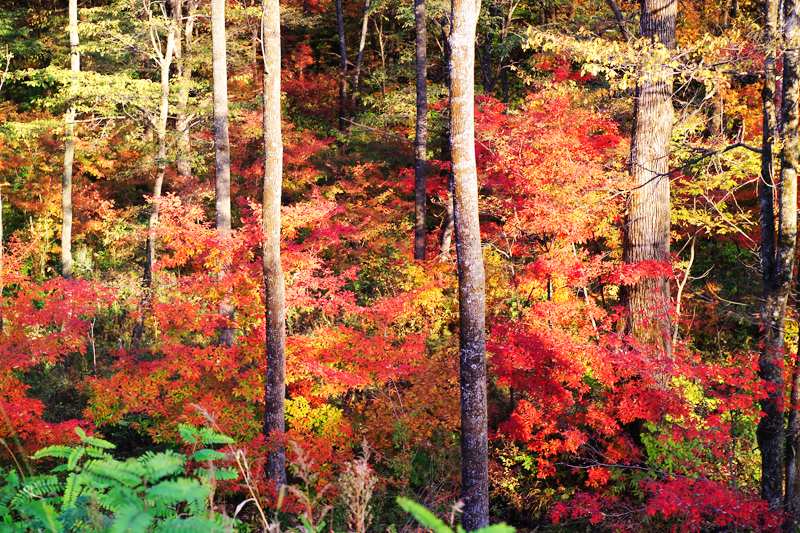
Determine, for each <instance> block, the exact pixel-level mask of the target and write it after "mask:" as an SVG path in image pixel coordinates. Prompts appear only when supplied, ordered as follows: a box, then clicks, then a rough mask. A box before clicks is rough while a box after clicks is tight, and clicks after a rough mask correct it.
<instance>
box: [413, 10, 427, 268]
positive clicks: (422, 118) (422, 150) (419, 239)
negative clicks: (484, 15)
mask: <svg viewBox="0 0 800 533" xmlns="http://www.w3.org/2000/svg"><path fill="white" fill-rule="evenodd" d="M414 22H415V25H416V33H417V35H416V43H415V56H416V62H415V65H416V70H417V124H416V137H415V138H414V259H425V233H426V231H425V205H426V203H427V195H426V194H425V185H426V183H425V182H426V177H427V176H426V173H427V170H428V156H427V151H428V80H427V78H428V54H427V43H428V34H427V27H426V17H425V0H414Z"/></svg>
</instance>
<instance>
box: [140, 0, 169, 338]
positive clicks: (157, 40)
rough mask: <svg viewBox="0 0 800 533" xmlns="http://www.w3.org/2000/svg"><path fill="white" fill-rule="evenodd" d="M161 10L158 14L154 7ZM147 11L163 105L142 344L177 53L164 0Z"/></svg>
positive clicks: (158, 118)
mask: <svg viewBox="0 0 800 533" xmlns="http://www.w3.org/2000/svg"><path fill="white" fill-rule="evenodd" d="M155 8H158V9H160V10H161V13H160V14H154V13H153V9H155ZM144 9H145V15H146V16H147V19H148V35H149V37H150V42H151V44H152V46H153V57H154V60H155V63H156V65H157V66H158V68H159V87H160V96H159V106H158V115H157V116H153V117H151V122H152V126H153V127H154V129H155V131H156V140H157V141H156V142H157V150H156V178H155V181H154V182H153V195H152V197H151V199H150V201H151V206H150V217H149V219H148V224H147V244H146V249H145V264H144V277H143V285H144V294H143V297H142V305H141V308H142V311H143V313H142V316H141V317H140V318H139V322H138V323H137V324H136V327H135V328H134V332H133V343H134V345H139V343H140V342H141V339H142V335H143V333H144V318H145V317H144V312H146V311H147V310H148V309H149V308H150V304H151V301H152V291H153V273H154V269H155V261H156V228H157V226H158V214H159V205H160V202H161V191H162V188H163V186H164V175H165V173H166V169H167V121H168V120H169V94H170V67H171V65H172V60H173V57H174V53H175V25H174V24H173V23H172V21H171V20H170V19H169V17H167V9H166V6H165V4H164V3H159V4H157V7H156V6H155V5H154V4H151V3H148V2H147V1H145V2H144ZM162 32H166V42H163V43H162V38H161V33H162Z"/></svg>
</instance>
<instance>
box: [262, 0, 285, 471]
mask: <svg viewBox="0 0 800 533" xmlns="http://www.w3.org/2000/svg"><path fill="white" fill-rule="evenodd" d="M280 21H281V18H280V2H279V0H262V46H263V57H264V102H263V103H264V198H263V207H262V209H263V211H262V224H263V231H264V253H263V260H264V265H263V266H264V294H265V314H266V321H267V328H266V330H267V333H266V335H267V339H266V341H267V342H266V346H267V354H266V355H267V372H266V382H265V387H266V391H265V402H264V404H265V408H264V435H265V436H266V437H268V438H269V437H274V436H277V437H278V438H277V439H276V440H275V442H274V447H273V448H271V450H270V452H269V455H268V457H267V475H268V476H269V479H271V480H273V481H275V484H276V486H277V485H285V484H286V451H285V448H284V445H283V442H282V441H281V439H280V437H281V435H282V433H283V432H284V430H285V428H286V422H285V416H284V397H285V395H286V296H285V287H284V279H283V269H282V268H281V181H282V178H283V140H282V138H281V28H280Z"/></svg>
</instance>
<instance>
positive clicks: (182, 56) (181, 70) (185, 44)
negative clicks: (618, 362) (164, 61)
mask: <svg viewBox="0 0 800 533" xmlns="http://www.w3.org/2000/svg"><path fill="white" fill-rule="evenodd" d="M184 7H185V8H186V9H185V13H184ZM196 9H197V0H188V1H185V2H184V0H173V7H172V13H173V17H174V18H175V21H176V24H177V29H176V31H177V32H178V38H177V39H176V40H175V62H176V64H177V75H178V79H179V83H180V85H179V86H178V97H177V101H176V102H175V130H176V133H177V139H176V154H175V166H176V168H177V170H178V176H181V177H188V176H191V175H192V163H191V161H192V145H191V139H190V137H189V133H190V124H191V119H192V114H191V113H189V109H188V108H189V88H190V86H191V82H192V62H191V60H190V57H191V52H192V43H193V40H194V20H195V10H196Z"/></svg>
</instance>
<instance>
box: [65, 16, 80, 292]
mask: <svg viewBox="0 0 800 533" xmlns="http://www.w3.org/2000/svg"><path fill="white" fill-rule="evenodd" d="M68 11H69V66H70V97H71V98H74V97H75V93H76V92H77V88H78V74H79V73H80V71H81V55H80V51H79V50H78V46H79V44H80V43H79V40H78V0H69V6H68ZM75 116H76V110H75V103H74V102H72V103H70V106H69V109H68V110H67V114H66V116H65V119H64V122H65V124H64V129H65V138H66V139H65V144H64V172H63V174H62V176H61V274H62V275H63V276H64V277H65V278H70V277H72V167H73V163H74V161H75Z"/></svg>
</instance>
